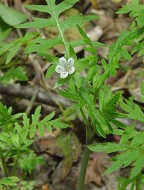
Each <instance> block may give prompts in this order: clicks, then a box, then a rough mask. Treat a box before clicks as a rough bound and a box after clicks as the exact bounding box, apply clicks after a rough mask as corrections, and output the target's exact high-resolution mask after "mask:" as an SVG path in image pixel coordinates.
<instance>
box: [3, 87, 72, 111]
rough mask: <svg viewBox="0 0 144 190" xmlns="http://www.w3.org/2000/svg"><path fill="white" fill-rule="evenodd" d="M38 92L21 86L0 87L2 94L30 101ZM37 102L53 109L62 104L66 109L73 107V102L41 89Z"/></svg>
mask: <svg viewBox="0 0 144 190" xmlns="http://www.w3.org/2000/svg"><path fill="white" fill-rule="evenodd" d="M36 92H37V87H30V86H22V85H20V84H11V85H0V94H2V95H9V96H14V97H19V98H23V99H28V100H30V99H31V98H32V97H33V95H34V94H36ZM35 101H36V102H39V103H43V104H47V105H50V106H53V107H59V106H58V105H59V104H62V105H63V106H64V107H68V106H70V105H71V102H70V101H69V100H68V99H66V98H64V97H62V96H60V95H58V94H55V93H52V92H46V91H44V90H42V89H40V90H39V91H38V93H37V97H36V100H35Z"/></svg>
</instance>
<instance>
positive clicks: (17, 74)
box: [0, 67, 28, 84]
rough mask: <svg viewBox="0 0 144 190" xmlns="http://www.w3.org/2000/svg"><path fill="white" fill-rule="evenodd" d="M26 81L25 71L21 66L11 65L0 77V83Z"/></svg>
mask: <svg viewBox="0 0 144 190" xmlns="http://www.w3.org/2000/svg"><path fill="white" fill-rule="evenodd" d="M18 80H19V81H26V80H28V78H27V76H26V71H25V69H24V68H23V67H17V68H15V67H11V68H10V69H9V70H8V71H7V72H6V73H5V74H4V76H2V77H1V78H0V83H4V84H9V83H13V82H14V81H18Z"/></svg>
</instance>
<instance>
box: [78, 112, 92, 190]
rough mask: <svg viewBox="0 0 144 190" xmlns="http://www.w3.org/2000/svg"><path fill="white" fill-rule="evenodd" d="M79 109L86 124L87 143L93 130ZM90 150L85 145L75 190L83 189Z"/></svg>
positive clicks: (90, 139)
mask: <svg viewBox="0 0 144 190" xmlns="http://www.w3.org/2000/svg"><path fill="white" fill-rule="evenodd" d="M80 111H81V114H82V116H83V119H84V122H85V124H86V144H89V143H90V142H91V141H92V139H93V137H94V134H95V133H94V131H93V130H91V125H90V123H89V121H88V119H87V117H86V115H85V113H84V111H83V109H82V108H81V109H80ZM90 152H91V151H90V150H89V149H88V147H86V146H85V149H84V153H83V158H82V165H81V170H80V175H79V179H78V185H77V190H83V189H84V182H85V176H86V170H87V166H88V161H89V156H90Z"/></svg>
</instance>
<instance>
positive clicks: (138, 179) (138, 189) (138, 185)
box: [136, 173, 141, 190]
mask: <svg viewBox="0 0 144 190" xmlns="http://www.w3.org/2000/svg"><path fill="white" fill-rule="evenodd" d="M140 183H141V173H140V174H139V175H138V177H137V180H136V190H140Z"/></svg>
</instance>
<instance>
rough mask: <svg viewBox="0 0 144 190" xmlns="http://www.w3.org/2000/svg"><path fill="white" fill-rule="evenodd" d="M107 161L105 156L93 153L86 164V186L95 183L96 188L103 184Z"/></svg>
mask: <svg viewBox="0 0 144 190" xmlns="http://www.w3.org/2000/svg"><path fill="white" fill-rule="evenodd" d="M106 160H108V156H107V155H106V154H98V153H93V154H92V155H91V158H90V160H89V163H88V169H87V173H86V184H89V183H91V182H92V183H95V184H96V185H97V186H102V185H103V184H104V180H103V173H104V171H105V163H106Z"/></svg>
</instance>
